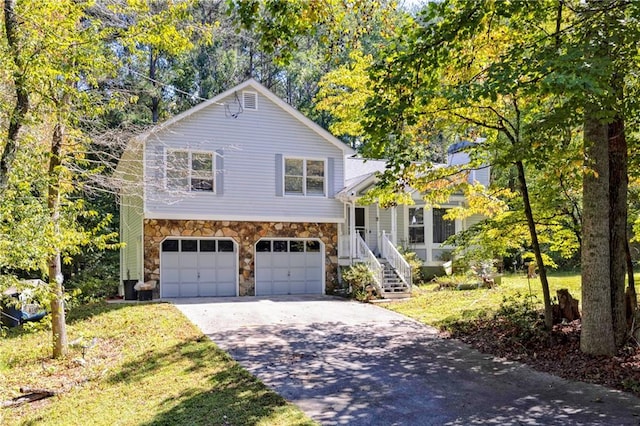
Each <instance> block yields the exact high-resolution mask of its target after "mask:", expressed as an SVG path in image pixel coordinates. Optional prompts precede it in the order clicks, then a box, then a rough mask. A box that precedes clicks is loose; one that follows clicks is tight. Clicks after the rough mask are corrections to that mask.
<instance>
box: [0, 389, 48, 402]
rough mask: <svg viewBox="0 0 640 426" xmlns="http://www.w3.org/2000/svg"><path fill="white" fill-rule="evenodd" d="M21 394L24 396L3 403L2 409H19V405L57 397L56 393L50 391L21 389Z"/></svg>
mask: <svg viewBox="0 0 640 426" xmlns="http://www.w3.org/2000/svg"><path fill="white" fill-rule="evenodd" d="M20 392H22V393H23V395H20V396H17V397H15V398H13V399H10V400H8V401H2V407H17V406H18V405H22V404H27V403H30V402H34V401H39V400H41V399H45V398H50V397H52V396H54V395H56V392H55V391H52V390H48V389H31V388H20Z"/></svg>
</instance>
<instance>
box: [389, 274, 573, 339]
mask: <svg viewBox="0 0 640 426" xmlns="http://www.w3.org/2000/svg"><path fill="white" fill-rule="evenodd" d="M437 287H438V286H437V285H435V284H426V285H422V286H417V287H414V290H413V293H412V296H413V297H412V298H411V299H409V300H407V301H402V302H394V303H385V304H384V305H383V306H385V307H386V308H388V309H391V310H394V311H396V312H399V313H401V314H404V315H407V316H408V317H411V318H413V319H415V320H418V321H420V322H423V323H425V324H430V325H433V326H436V327H443V326H445V325H446V324H447V323H450V322H452V321H457V320H461V319H462V320H464V319H473V318H477V317H478V316H480V315H482V314H483V313H489V314H490V313H493V312H495V311H496V310H497V309H498V308H499V306H500V304H501V303H502V301H503V300H504V299H505V298H506V299H509V298H513V297H518V296H517V295H521V296H522V297H524V296H528V295H530V294H531V295H533V296H535V299H534V300H536V301H537V302H538V303H539V306H540V308H542V287H541V286H540V279H539V278H535V279H530V280H528V279H527V278H526V277H525V276H524V275H522V274H519V275H506V276H504V277H502V283H501V284H500V285H498V286H495V287H494V288H492V289H478V290H463V291H459V290H437ZM549 287H550V290H551V297H552V299H554V298H555V296H556V290H558V289H561V288H567V289H569V292H570V293H571V295H572V296H573V297H575V298H576V299H580V275H579V274H577V273H555V274H552V275H551V276H550V277H549Z"/></svg>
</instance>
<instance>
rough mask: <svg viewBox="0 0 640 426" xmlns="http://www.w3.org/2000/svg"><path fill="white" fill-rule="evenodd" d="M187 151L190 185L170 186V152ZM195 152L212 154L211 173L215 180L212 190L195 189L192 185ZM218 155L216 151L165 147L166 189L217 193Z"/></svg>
mask: <svg viewBox="0 0 640 426" xmlns="http://www.w3.org/2000/svg"><path fill="white" fill-rule="evenodd" d="M172 151H173V152H186V153H187V155H188V160H187V161H188V164H187V168H188V171H189V174H188V176H187V179H188V182H189V184H188V186H187V187H186V188H182V189H179V188H169V185H168V177H167V167H168V166H169V160H168V159H169V152H172ZM193 154H211V173H212V178H213V182H212V188H211V191H196V190H194V189H192V186H191V178H192V177H193V174H192V172H193V167H192V156H193ZM217 155H218V153H217V152H215V151H206V150H193V149H184V148H165V149H164V159H163V164H164V170H163V172H164V179H163V180H164V189H165V190H167V191H182V192H188V193H190V194H215V193H216V156H217Z"/></svg>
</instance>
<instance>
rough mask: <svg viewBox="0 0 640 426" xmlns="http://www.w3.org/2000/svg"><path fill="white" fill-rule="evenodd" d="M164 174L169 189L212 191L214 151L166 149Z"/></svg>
mask: <svg viewBox="0 0 640 426" xmlns="http://www.w3.org/2000/svg"><path fill="white" fill-rule="evenodd" d="M165 176H166V187H167V189H169V190H178V191H198V192H214V188H215V186H214V176H215V161H214V153H213V152H191V151H183V150H168V151H167V162H166V171H165Z"/></svg>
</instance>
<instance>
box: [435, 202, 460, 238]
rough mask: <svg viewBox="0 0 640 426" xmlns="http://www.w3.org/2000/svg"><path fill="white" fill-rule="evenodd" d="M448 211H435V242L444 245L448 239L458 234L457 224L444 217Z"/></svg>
mask: <svg viewBox="0 0 640 426" xmlns="http://www.w3.org/2000/svg"><path fill="white" fill-rule="evenodd" d="M447 211H448V209H433V242H434V243H444V242H445V241H446V240H447V238H449V237H450V236H452V235H454V234H455V233H456V223H455V221H453V220H447V219H445V218H444V216H445V215H446V214H447Z"/></svg>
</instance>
